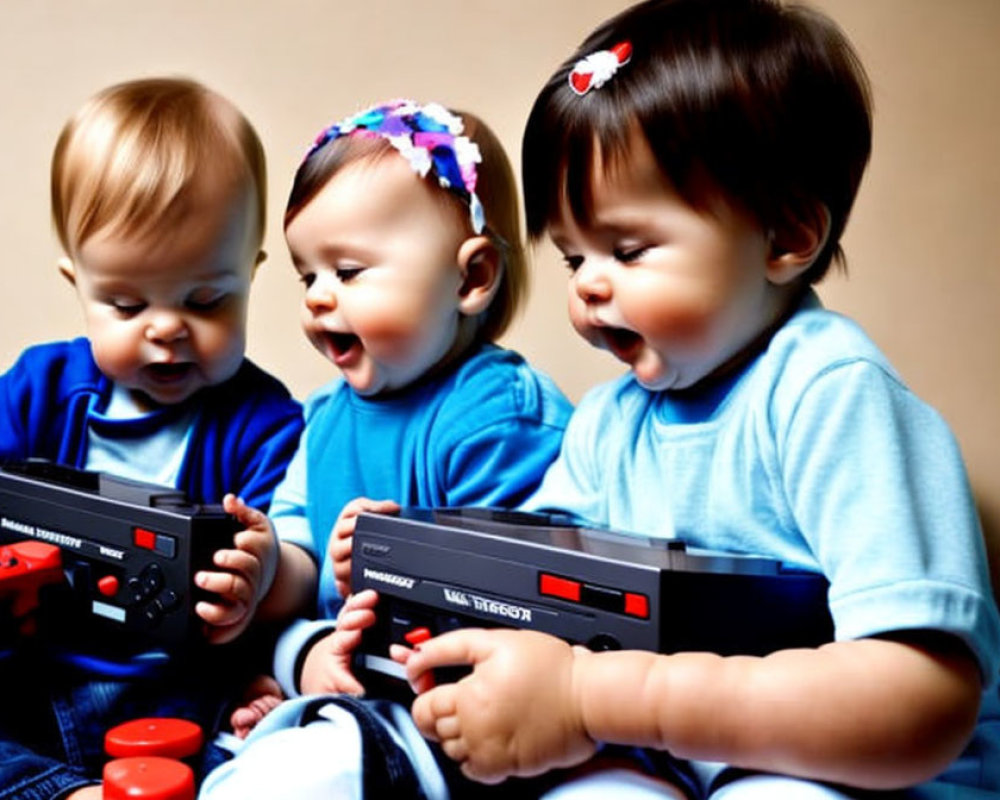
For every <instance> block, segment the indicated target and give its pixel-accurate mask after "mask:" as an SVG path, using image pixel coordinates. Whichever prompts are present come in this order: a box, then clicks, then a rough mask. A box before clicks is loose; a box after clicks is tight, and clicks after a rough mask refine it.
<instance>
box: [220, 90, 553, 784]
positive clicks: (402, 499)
mask: <svg viewBox="0 0 1000 800" xmlns="http://www.w3.org/2000/svg"><path fill="white" fill-rule="evenodd" d="M285 236H286V239H287V242H288V246H289V250H290V252H291V256H292V261H293V263H294V265H295V269H296V270H297V272H298V274H299V276H300V278H301V280H302V283H303V285H304V290H305V294H304V298H303V299H304V304H303V314H302V320H303V323H302V324H303V329H304V331H305V334H306V336H307V337H308V338H309V340H310V341H311V342H312V343H313V345H315V347H316V348H317V349H318V350H319V351H320V352H321V353H322V354H323V355H324V356H326V358H327V359H328V360H329V361H330V362H332V363H333V364H334V365H335V366H336V368H337V370H338V371H339V373H340V374H339V375H338V376H337V377H336V378H335V379H334V380H333V381H331V382H330V383H329V384H327V385H326V386H324V387H322V388H321V389H319V390H318V391H317V392H316V393H315V394H314V395H313V396H312V397H311V398H309V400H308V401H307V404H306V429H305V432H304V434H303V437H302V439H301V442H300V445H299V448H298V451H297V453H296V454H295V456H294V457H293V459H292V463H291V464H290V466H289V470H288V473H287V475H286V478H285V480H284V482H283V483H282V484H281V485H280V486H279V487H278V489H277V490H276V492H275V497H274V502H273V503H272V505H271V516H270V524H273V527H274V529H275V530H276V532H277V534H278V536H279V538H280V539H281V540H282V541H283V542H290V543H293V544H295V545H298V546H299V547H300V548H302V549H304V550H306V551H307V552H309V553H311V554H312V556H313V558H314V559H315V567H314V568H315V569H318V570H319V591H318V602H317V614H318V617H319V619H318V620H313V621H308V622H306V621H303V622H301V623H299V624H297V625H295V626H293V627H292V628H291V629H290V630H289V631H288V632H286V633H285V635H284V636H283V637H282V638H281V640H280V642H279V645H278V650H277V654H276V660H275V671H276V677H277V679H278V681H279V683H280V684H281V687H282V689H283V690H284V693H285V694H287V695H296V694H299V693H300V692H301V693H303V694H315V693H319V692H331V693H332V692H348V693H351V694H359V693H361V691H362V687H361V685H360V684H359V683H358V681H357V680H356V679H355V678H354V676H353V675H351V672H350V668H349V666H350V649H351V648H353V647H354V646H355V645H356V644H357V640H358V638H359V636H360V627H361V626H364V625H366V624H368V623H370V622H371V621H372V620H373V619H374V613H375V611H374V610H373V606H374V599H375V598H374V593H372V592H364V593H361V594H359V595H357V596H355V597H349V594H350V550H351V539H352V534H353V531H354V524H355V520H356V518H357V515H358V513H360V512H362V511H378V512H391V511H393V510H395V509H397V508H398V506H399V505H415V506H468V505H484V506H504V507H513V506H516V505H518V504H520V503H521V502H523V501H524V500H525V499H526V498H527V497H529V496H530V495H531V494H532V493H533V492H534V491H535V489H536V488H537V487H538V485H539V483H540V481H541V478H542V475H543V474H544V472H545V470H546V468H547V467H548V465H549V464H550V463H551V462H552V461H553V460H554V459H555V457H556V455H557V454H558V451H559V446H560V444H561V440H562V434H563V430H564V427H565V425H566V422H567V420H568V417H569V414H570V411H571V406H570V403H569V402H568V401H567V400H566V398H565V397H564V396H563V395H562V393H561V392H560V391H559V390H558V389H557V388H556V386H555V384H554V383H553V382H552V381H551V380H550V379H549V378H547V377H546V376H544V375H542V374H541V373H539V372H537V371H536V370H534V369H532V368H531V367H530V366H529V365H528V364H527V363H526V362H525V360H524V359H523V358H522V357H521V356H520V355H518V354H517V353H515V352H512V351H510V350H507V349H503V348H501V347H498V346H497V345H496V344H495V340H496V339H497V338H498V337H499V336H500V335H501V334H502V333H503V332H504V330H505V329H506V328H507V326H508V324H509V323H510V321H511V319H512V318H513V316H514V314H515V312H516V311H517V308H518V305H519V303H520V301H521V299H522V297H523V296H524V293H525V288H526V287H525V283H526V269H525V253H524V250H523V246H522V240H521V228H520V217H519V209H518V203H517V188H516V185H515V181H514V177H513V173H512V170H511V168H510V165H509V162H508V160H507V158H506V156H505V154H504V152H503V150H502V147H501V145H500V144H499V142H498V140H497V139H496V137H495V135H494V134H493V133H492V131H491V130H490V129H489V128H488V127H487V126H486V125H485V124H484V123H483V122H482V121H481V120H479V119H478V118H476V117H474V116H472V115H471V114H467V113H463V114H460V115H459V114H455V113H452V112H451V111H448V110H447V109H445V108H444V107H443V106H440V105H437V104H427V105H418V104H416V103H413V102H410V101H396V102H392V103H388V104H385V105H379V106H376V107H374V108H371V109H368V110H367V111H364V112H362V113H360V114H357V115H355V116H353V117H350V118H348V119H347V120H345V121H343V122H339V123H337V124H335V125H331V126H330V127H329V128H327V129H325V130H324V131H323V132H322V133H321V134H320V135H319V137H317V139H316V141H315V142H314V144H313V145H312V147H311V148H310V149H309V151H308V153H307V155H306V157H305V160H304V161H303V162H302V164H301V166H300V167H299V169H298V172H297V173H296V175H295V180H294V183H293V186H292V190H291V194H290V197H289V200H288V206H287V211H286V213H285ZM368 498H378V500H373V499H368ZM345 599H347V603H346V605H344V601H345ZM342 606H343V609H341V607H342ZM338 612H339V620H338V622H337V624H336V625H335V624H334V623H333V622H332V620H334V618H335V617H337V615H338ZM272 688H274V687H273V684H272ZM276 694H277V693H276V692H275V693H272V694H271V695H270V696H267V695H265V697H264V698H257V699H256V700H255V701H254V702H252V703H250V704H249V705H248V706H246V707H244V708H242V709H240V710H238V711H237V712H236V713H235V714H234V716H233V723H234V729H235V730H236V732H237V733H238V734H240V735H246V733H247V731H248V730H249V729H250V728H251V727H253V725H255V724H256V722H257V721H259V718H260V716H261V714H262V712H265V711H266V710H268V708H270V707H271V706H273V705H275V704H276V702H277V699H276ZM243 796H245V795H243Z"/></svg>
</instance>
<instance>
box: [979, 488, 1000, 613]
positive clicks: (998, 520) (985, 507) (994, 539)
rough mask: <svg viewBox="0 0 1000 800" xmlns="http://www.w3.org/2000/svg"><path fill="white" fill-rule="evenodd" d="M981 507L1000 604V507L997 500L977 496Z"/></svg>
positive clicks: (995, 596)
mask: <svg viewBox="0 0 1000 800" xmlns="http://www.w3.org/2000/svg"><path fill="white" fill-rule="evenodd" d="M976 505H977V506H978V509H979V519H980V521H981V522H982V525H983V536H984V537H985V538H986V556H987V558H988V559H989V563H990V576H991V577H992V579H993V597H994V599H995V600H996V601H997V604H998V605H1000V508H998V507H997V501H995V500H994V501H991V500H987V499H986V498H984V497H977V498H976Z"/></svg>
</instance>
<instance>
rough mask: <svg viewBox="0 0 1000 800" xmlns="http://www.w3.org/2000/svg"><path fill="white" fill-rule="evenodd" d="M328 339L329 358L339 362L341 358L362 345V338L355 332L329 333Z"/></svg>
mask: <svg viewBox="0 0 1000 800" xmlns="http://www.w3.org/2000/svg"><path fill="white" fill-rule="evenodd" d="M326 341H327V343H328V347H329V358H330V359H331V360H332V361H333V362H334V363H335V364H339V363H340V361H341V360H343V359H344V358H346V357H347V356H349V355H350V354H351V353H353V352H355V350H356V348H358V347H360V346H361V340H360V339H359V338H358V337H357V336H355V335H354V334H353V333H333V332H330V333H327V334H326Z"/></svg>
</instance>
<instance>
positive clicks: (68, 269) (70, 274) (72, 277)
mask: <svg viewBox="0 0 1000 800" xmlns="http://www.w3.org/2000/svg"><path fill="white" fill-rule="evenodd" d="M56 266H57V267H58V268H59V274H60V275H62V276H63V277H64V278H65V279H66V280H68V281H69V282H70V284H72V285H73V286H76V267H75V266H74V264H73V262H72V261H71V260H70V259H69V258H67V257H66V256H63V257H62V258H60V259H59V260H58V261H57V262H56Z"/></svg>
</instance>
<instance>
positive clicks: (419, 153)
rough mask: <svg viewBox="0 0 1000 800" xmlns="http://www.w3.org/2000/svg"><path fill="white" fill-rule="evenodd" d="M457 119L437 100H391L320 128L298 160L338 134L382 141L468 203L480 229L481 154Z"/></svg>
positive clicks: (483, 221)
mask: <svg viewBox="0 0 1000 800" xmlns="http://www.w3.org/2000/svg"><path fill="white" fill-rule="evenodd" d="M463 130H464V125H463V123H462V119H461V117H458V116H457V115H455V114H452V113H451V112H450V111H449V110H448V109H447V108H445V107H444V106H442V105H440V104H438V103H428V104H426V105H419V104H417V103H415V102H413V101H412V100H394V101H393V102H391V103H386V104H384V105H378V106H373V107H371V108H369V109H367V110H366V111H362V112H360V113H358V114H355V115H353V116H351V117H348V118H347V119H344V120H342V121H340V122H336V123H334V124H333V125H330V126H329V127H328V128H325V129H324V130H323V131H321V132H320V134H319V136H317V137H316V140H315V141H314V142H313V144H312V146H311V147H310V148H309V151H308V152H307V153H306V155H305V158H304V159H303V161H306V160H308V159H309V158H310V157H311V156H312V155H313V153H315V152H316V151H317V150H320V149H321V148H323V147H324V146H326V144H327V143H329V142H332V141H333V140H334V139H339V138H341V137H343V136H357V137H360V138H366V139H385V140H386V141H387V142H388V143H389V144H391V145H392V146H393V147H394V148H396V150H397V151H398V152H399V154H400V155H401V156H403V158H405V159H406V160H407V162H409V164H410V166H411V167H413V171H414V172H416V173H417V175H419V176H420V177H421V178H426V177H427V174H428V173H430V172H433V173H434V175H435V177H436V178H437V182H438V185H440V186H441V187H442V188H444V189H447V190H449V191H450V192H452V193H453V194H455V195H457V196H458V197H459V198H461V199H462V201H463V202H465V203H467V204H468V206H469V217H470V220H471V222H472V229H473V230H474V231H475V232H476V233H477V234H479V233H482V232H483V229H484V228H485V227H486V215H485V212H484V211H483V205H482V203H480V202H479V198H478V197H477V196H476V178H477V174H476V164H480V163H482V160H483V157H482V155H481V154H480V152H479V146H478V145H477V144H476V143H475V142H473V141H472V140H471V139H469V137H467V136H462V135H461V134H462V131H463Z"/></svg>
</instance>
